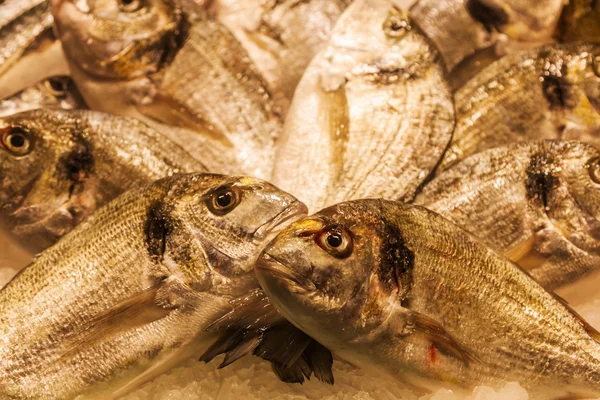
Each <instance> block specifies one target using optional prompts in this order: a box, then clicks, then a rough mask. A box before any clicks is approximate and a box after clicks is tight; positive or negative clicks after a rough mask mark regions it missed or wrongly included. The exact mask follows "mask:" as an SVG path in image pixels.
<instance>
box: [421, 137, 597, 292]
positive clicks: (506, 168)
mask: <svg viewBox="0 0 600 400" xmlns="http://www.w3.org/2000/svg"><path fill="white" fill-rule="evenodd" d="M599 157H600V153H599V152H598V150H596V148H594V147H593V146H590V145H587V144H584V143H580V142H564V141H539V142H526V143H515V144H511V145H507V146H502V147H497V148H495V149H489V150H486V151H483V152H481V153H478V154H475V155H473V156H471V157H469V158H467V159H465V160H463V161H462V162H460V163H459V164H457V165H456V166H454V167H453V168H452V169H450V170H448V171H446V172H444V173H442V174H440V175H439V176H438V177H436V178H435V179H434V180H432V181H431V182H430V183H429V184H427V185H426V186H425V188H424V189H423V191H422V192H421V193H420V194H419V196H418V197H417V198H416V200H415V201H416V203H418V204H421V205H423V206H425V207H427V208H429V209H430V210H432V211H435V212H437V213H439V214H440V215H442V216H444V217H446V218H448V219H449V220H451V221H453V222H454V223H456V224H457V225H459V226H461V227H463V228H464V229H466V230H467V231H469V232H471V233H472V234H474V235H475V236H478V237H479V238H480V239H481V240H482V241H483V242H484V243H486V244H487V245H488V246H490V247H492V248H494V249H496V250H497V251H498V252H500V253H504V254H507V253H510V254H511V258H512V259H513V261H515V262H516V263H518V264H520V265H521V266H522V267H523V268H525V269H527V270H528V271H529V273H530V274H531V275H532V276H533V277H534V278H535V279H536V280H537V281H538V282H539V283H540V284H541V285H542V286H543V287H545V288H546V289H548V290H554V289H556V288H558V287H559V286H561V285H564V284H567V283H571V282H573V281H575V280H577V279H579V278H581V277H583V276H585V275H586V274H588V273H590V272H592V271H594V270H596V269H597V268H598V265H600V264H599V263H600V245H599V244H600V243H599V242H598V239H599V236H598V227H599V226H600V225H599V224H600V222H599V217H600V184H599V183H598V182H600V179H599V178H598V177H599V175H597V174H598V173H599V171H600V170H598V169H599V168H600V167H599V166H598V162H599V160H600V158H599Z"/></svg>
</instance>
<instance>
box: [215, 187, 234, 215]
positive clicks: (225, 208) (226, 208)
mask: <svg viewBox="0 0 600 400" xmlns="http://www.w3.org/2000/svg"><path fill="white" fill-rule="evenodd" d="M241 199H242V196H241V193H240V192H239V190H237V189H236V188H232V187H229V186H225V187H222V188H219V189H217V190H215V191H214V192H212V193H211V194H210V196H208V200H207V206H208V209H209V210H210V212H212V213H213V214H215V215H225V214H227V213H228V212H230V211H231V210H233V209H234V208H236V207H237V206H238V204H240V200H241Z"/></svg>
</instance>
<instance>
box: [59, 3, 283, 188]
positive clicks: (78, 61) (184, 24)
mask: <svg viewBox="0 0 600 400" xmlns="http://www.w3.org/2000/svg"><path fill="white" fill-rule="evenodd" d="M52 6H53V7H52V12H53V15H54V18H55V31H56V32H57V35H58V37H59V39H60V40H61V42H62V45H63V48H64V51H65V54H66V56H67V59H68V60H69V65H70V67H71V70H72V71H71V72H72V76H73V79H74V81H75V82H76V84H77V87H78V88H79V89H80V91H81V94H82V95H83V97H84V99H85V100H86V102H87V103H88V105H89V106H90V107H91V108H92V109H97V110H100V111H104V112H109V113H113V114H117V115H123V116H130V117H135V118H138V119H141V120H146V121H147V120H152V121H155V122H160V123H164V124H168V125H174V126H176V127H178V128H184V129H188V130H191V131H195V132H197V133H198V134H200V135H202V136H204V137H205V138H206V140H211V141H213V142H215V143H217V144H219V145H220V146H221V147H224V148H226V149H227V150H228V151H227V152H225V153H232V154H233V155H234V156H235V158H236V159H237V160H239V161H238V162H239V165H240V170H241V171H244V172H246V173H248V174H251V175H253V176H258V177H268V175H269V174H270V172H271V168H272V153H273V144H274V141H275V139H276V138H277V137H278V136H279V134H280V130H281V126H282V116H281V114H280V111H279V109H278V107H277V105H276V104H275V101H274V99H273V96H272V95H271V93H270V92H269V89H268V87H267V85H266V83H265V81H264V79H263V77H262V76H261V75H260V73H259V71H258V70H257V68H256V67H255V66H254V64H253V63H252V61H251V59H250V57H249V56H248V54H247V52H246V50H245V49H244V48H243V47H242V46H241V45H240V44H239V43H238V41H237V40H236V38H235V36H234V35H233V34H232V33H231V32H229V30H227V29H226V27H224V26H223V25H222V24H221V23H219V22H218V21H216V20H213V19H211V18H209V16H208V14H207V13H205V12H199V13H194V14H193V15H189V14H186V13H185V12H186V11H187V10H186V9H185V8H183V7H180V6H179V5H178V4H176V3H173V2H171V1H167V0H156V1H151V2H137V1H136V2H134V3H133V4H125V3H124V2H121V1H120V0H109V1H99V0H98V1H94V0H89V1H62V0H56V1H53V2H52ZM107 99H109V101H107Z"/></svg>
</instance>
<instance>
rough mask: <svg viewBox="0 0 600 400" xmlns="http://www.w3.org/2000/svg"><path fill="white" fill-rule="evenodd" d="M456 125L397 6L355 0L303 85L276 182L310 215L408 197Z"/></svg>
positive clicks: (439, 76) (445, 93)
mask: <svg viewBox="0 0 600 400" xmlns="http://www.w3.org/2000/svg"><path fill="white" fill-rule="evenodd" d="M453 128H454V106H453V102H452V96H451V93H450V89H449V88H448V85H447V84H446V81H445V79H444V71H443V66H442V61H441V58H440V56H439V54H438V52H437V51H436V49H435V48H434V46H433V45H431V44H430V43H429V41H428V40H427V39H426V38H425V37H424V36H423V35H422V34H421V33H420V31H419V29H418V28H417V27H415V26H413V25H412V23H411V19H410V17H408V16H407V15H406V13H405V12H404V11H403V10H402V9H401V8H399V7H397V6H396V5H395V3H394V2H393V1H388V0H374V1H365V0H359V1H355V2H354V3H353V4H352V5H351V6H350V7H348V8H347V9H346V11H345V12H344V13H343V14H342V16H341V17H340V19H339V20H338V22H337V24H336V26H335V28H334V30H333V33H332V35H331V38H330V40H329V42H328V43H327V47H326V48H325V49H324V50H322V51H321V52H320V53H319V54H318V55H317V56H316V57H315V58H314V59H313V61H312V62H311V63H310V65H309V67H308V69H307V70H306V72H305V74H304V76H303V77H302V80H301V81H300V83H299V85H298V88H297V89H296V93H295V96H294V100H293V102H292V105H291V107H290V110H289V112H288V114H287V116H286V120H285V125H284V130H283V134H282V136H281V139H280V140H279V141H278V143H277V153H276V156H275V167H274V169H273V175H272V178H271V180H272V182H273V183H274V184H275V185H277V186H278V187H281V188H283V189H284V190H290V191H292V190H293V191H294V193H295V195H296V196H297V197H298V198H299V199H301V200H302V201H303V202H304V203H305V204H306V205H307V206H308V207H309V209H310V210H313V209H314V210H317V209H320V208H321V207H324V206H326V205H331V204H334V203H336V202H339V201H342V200H350V199H355V198H361V197H371V196H372V197H385V198H393V199H397V198H403V199H411V198H412V197H413V196H414V194H415V192H416V191H417V190H418V188H419V186H420V185H421V184H422V183H423V182H424V181H425V180H426V179H427V178H428V176H429V175H431V174H432V172H433V170H434V168H435V167H436V165H437V163H438V162H439V160H440V158H441V155H442V154H443V152H444V151H445V150H446V147H447V146H448V144H449V142H450V139H451V136H452V130H453Z"/></svg>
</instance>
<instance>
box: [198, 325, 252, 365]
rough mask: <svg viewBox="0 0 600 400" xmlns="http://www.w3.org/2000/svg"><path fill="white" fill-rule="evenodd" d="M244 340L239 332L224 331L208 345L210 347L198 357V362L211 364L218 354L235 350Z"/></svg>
mask: <svg viewBox="0 0 600 400" xmlns="http://www.w3.org/2000/svg"><path fill="white" fill-rule="evenodd" d="M243 339H244V335H243V333H242V332H241V331H226V332H225V333H223V334H222V335H221V336H219V337H218V339H217V340H216V341H215V342H214V343H213V344H212V345H210V347H209V348H208V349H207V350H206V351H205V352H204V353H203V354H202V355H201V356H200V359H199V360H198V361H203V362H205V363H207V364H208V363H209V362H211V361H212V360H213V359H214V358H215V357H216V356H218V355H219V354H224V353H227V352H228V351H230V350H231V349H233V348H235V346H237V345H238V344H240V342H241V341H242V340H243Z"/></svg>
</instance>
